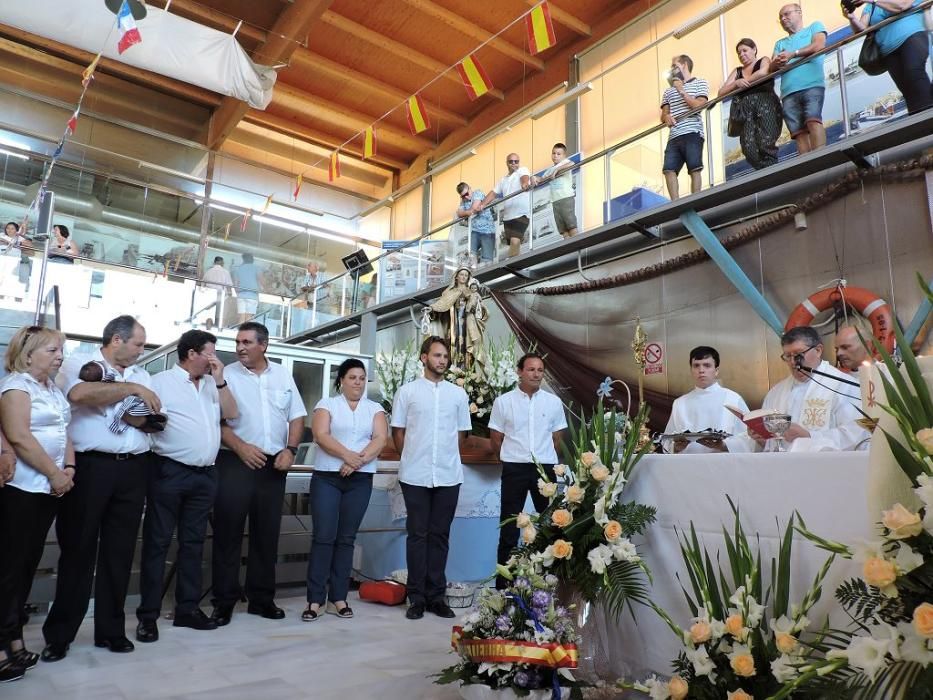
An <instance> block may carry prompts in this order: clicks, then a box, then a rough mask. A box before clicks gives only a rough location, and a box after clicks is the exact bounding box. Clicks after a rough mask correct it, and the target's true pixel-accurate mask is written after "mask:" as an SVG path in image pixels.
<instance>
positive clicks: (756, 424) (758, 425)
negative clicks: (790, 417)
mask: <svg viewBox="0 0 933 700" xmlns="http://www.w3.org/2000/svg"><path fill="white" fill-rule="evenodd" d="M725 408H726V410H727V411H729V412H730V413H732V414H733V415H734V416H735V417H736V418H738V419H739V420H740V421H742V422H743V423H745V425H746V426H748V428H749V430H751V431H752V432H753V433H757V434H758V435H761V437H763V438H773V437H776V435H775V434H774V433H772V432H771V431H770V430H768V429H767V428H766V427H765V418H767V417H768V416H773V415H777V414H780V413H781V412H780V411H779V410H778V409H776V408H759V409H758V410H757V411H749V412H748V413H742V411H740V410H739V409H738V408H736V407H735V406H730V405H729V404H726V405H725Z"/></svg>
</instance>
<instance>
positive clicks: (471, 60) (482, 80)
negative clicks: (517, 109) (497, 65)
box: [457, 54, 492, 100]
mask: <svg viewBox="0 0 933 700" xmlns="http://www.w3.org/2000/svg"><path fill="white" fill-rule="evenodd" d="M457 72H458V73H460V80H461V81H462V82H463V87H464V88H466V91H467V96H468V97H469V98H470V100H475V99H476V98H477V97H482V96H483V95H485V94H486V93H487V92H489V91H490V90H492V81H491V80H490V79H489V76H488V75H486V71H485V70H483V65H482V64H481V63H480V62H479V59H478V58H476V56H474V55H473V54H470V55H469V56H467V57H466V58H464V59H463V60H462V61H460V63H458V64H457Z"/></svg>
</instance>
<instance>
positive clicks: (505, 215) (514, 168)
mask: <svg viewBox="0 0 933 700" xmlns="http://www.w3.org/2000/svg"><path fill="white" fill-rule="evenodd" d="M505 165H506V167H507V168H508V171H509V174H508V175H506V176H505V177H503V178H502V179H501V180H499V183H498V184H497V185H496V187H495V189H494V190H493V191H491V192H490V193H489V194H487V195H486V198H485V199H483V201H482V203H481V204H480V205H479V206H480V210H482V209H484V208H485V207H486V206H487V205H488V204H490V203H491V202H492V201H493V200H496V199H505V198H507V199H505V201H504V202H503V203H502V228H503V231H502V242H503V243H508V245H509V257H510V258H511V257H514V256H516V255H518V253H519V251H520V250H521V245H522V243H524V242H525V236H526V235H527V233H528V223H529V222H530V221H531V195H526V194H516V193H518V192H522V191H524V190H528V189H529V188H530V187H531V173H530V172H528V168H523V167H521V163H520V161H519V157H518V154H517V153H509V155H507V156H506V157H505ZM509 195H514V196H511V197H510V196H509Z"/></svg>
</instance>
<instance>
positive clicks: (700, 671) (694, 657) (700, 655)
mask: <svg viewBox="0 0 933 700" xmlns="http://www.w3.org/2000/svg"><path fill="white" fill-rule="evenodd" d="M684 653H686V655H687V659H688V660H689V661H690V663H692V664H693V672H694V673H695V674H697V675H698V676H708V675H710V674H711V673H712V672H713V671H714V670H715V668H716V665H715V664H714V663H713V660H712V659H711V658H709V654H708V653H707V652H706V647H698V648H697V649H686V650H685V652H684Z"/></svg>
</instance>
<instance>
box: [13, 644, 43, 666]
mask: <svg viewBox="0 0 933 700" xmlns="http://www.w3.org/2000/svg"><path fill="white" fill-rule="evenodd" d="M13 660H14V661H15V662H16V663H18V664H19V665H20V666H22V667H23V670H24V671H28V670H29V669H31V668H35V666H36V664H37V663H39V655H38V654H37V653H36V652H34V651H29V650H28V649H26V648H25V647H23V648H22V649H17V650H16V651H14V652H13Z"/></svg>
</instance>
